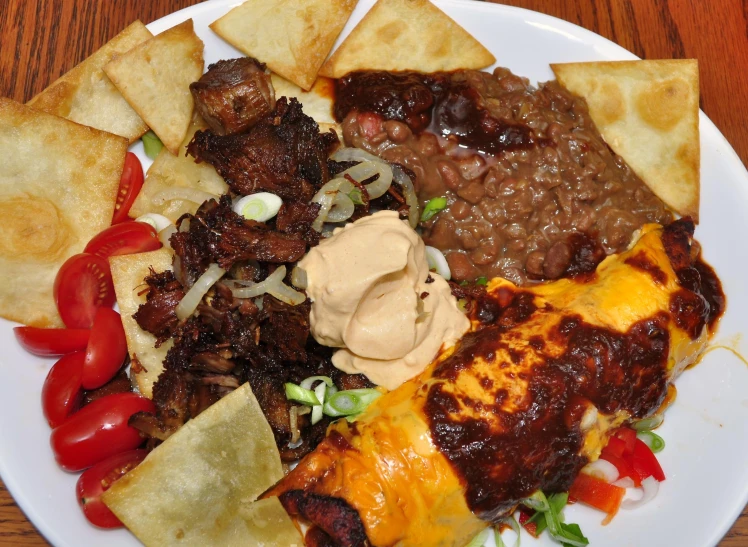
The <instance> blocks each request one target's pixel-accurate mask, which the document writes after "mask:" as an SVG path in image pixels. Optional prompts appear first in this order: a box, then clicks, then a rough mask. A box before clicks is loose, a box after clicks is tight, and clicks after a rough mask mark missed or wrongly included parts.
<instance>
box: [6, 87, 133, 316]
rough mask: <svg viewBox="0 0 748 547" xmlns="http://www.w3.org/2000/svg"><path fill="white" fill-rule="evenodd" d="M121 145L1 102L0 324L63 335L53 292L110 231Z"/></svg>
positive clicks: (94, 131)
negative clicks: (65, 266) (65, 270)
mask: <svg viewBox="0 0 748 547" xmlns="http://www.w3.org/2000/svg"><path fill="white" fill-rule="evenodd" d="M126 152H127V139H124V138H122V137H118V136H116V135H112V134H111V133H106V132H104V131H99V130H98V129H93V128H91V127H85V126H83V125H78V124H77V123H73V122H71V121H68V120H66V119H64V118H58V117H57V116H52V115H51V114H46V113H44V112H40V111H38V110H34V109H33V108H30V107H28V106H24V105H22V104H19V103H16V102H15V101H12V100H10V99H2V98H0V157H2V163H0V218H2V222H1V223H0V316H2V317H5V318H7V319H10V320H12V321H19V322H21V323H25V324H27V325H32V326H35V327H62V326H63V324H62V320H61V319H60V316H59V315H58V313H57V307H56V306H55V302H54V298H53V296H52V285H53V283H54V279H55V276H56V275H57V271H58V270H59V269H60V266H61V265H62V263H63V262H65V260H67V259H68V258H69V257H71V256H72V255H74V254H77V253H80V252H82V251H83V248H84V247H85V246H86V244H87V243H88V241H89V240H90V239H91V238H92V237H93V236H95V235H96V234H98V233H99V232H100V231H101V230H103V229H104V228H106V227H107V226H109V224H110V223H111V221H112V213H113V212H114V202H115V199H116V196H117V189H118V187H119V179H120V176H121V175H122V168H123V165H124V162H125V153H126Z"/></svg>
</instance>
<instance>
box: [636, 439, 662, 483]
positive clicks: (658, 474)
mask: <svg viewBox="0 0 748 547" xmlns="http://www.w3.org/2000/svg"><path fill="white" fill-rule="evenodd" d="M631 465H632V466H633V468H634V470H635V471H636V472H637V473H639V475H640V476H641V477H642V479H645V478H647V477H654V478H655V479H657V480H658V481H660V482H662V481H664V480H665V473H664V472H663V471H662V467H660V462H658V461H657V457H656V456H655V455H654V453H653V452H652V451H651V450H650V449H649V447H648V446H647V445H646V444H644V442H643V441H641V440H639V439H636V442H635V443H634V453H633V455H632V456H631Z"/></svg>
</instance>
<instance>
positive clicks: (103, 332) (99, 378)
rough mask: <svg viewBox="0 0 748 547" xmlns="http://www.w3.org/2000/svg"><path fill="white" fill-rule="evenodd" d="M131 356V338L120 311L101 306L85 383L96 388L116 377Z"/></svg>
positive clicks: (89, 349) (93, 329) (88, 351)
mask: <svg viewBox="0 0 748 547" xmlns="http://www.w3.org/2000/svg"><path fill="white" fill-rule="evenodd" d="M126 356H127V340H126V339H125V329H124V328H123V327H122V319H121V318H120V315H119V314H118V313H117V312H116V311H114V310H113V309H110V308H99V309H98V310H97V311H96V316H95V317H94V322H93V327H91V338H90V339H89V341H88V346H87V347H86V360H85V361H84V363H83V378H82V383H83V387H84V388H85V389H96V388H98V387H101V386H103V385H104V384H106V383H107V382H108V381H109V380H111V379H112V378H114V375H115V374H117V371H118V370H119V369H120V367H121V366H122V363H123V362H124V361H125V357H126Z"/></svg>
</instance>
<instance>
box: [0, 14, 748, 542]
mask: <svg viewBox="0 0 748 547" xmlns="http://www.w3.org/2000/svg"><path fill="white" fill-rule="evenodd" d="M300 1H301V0H300ZM197 3H199V0H147V1H145V0H115V1H113V0H0V96H4V97H10V98H13V99H15V100H17V101H27V100H29V99H30V98H31V97H33V96H34V95H35V94H36V93H38V92H39V91H41V90H42V89H44V88H45V87H46V86H47V85H48V84H49V83H50V82H52V81H54V80H55V79H56V78H58V77H59V76H61V75H62V74H64V73H65V72H66V71H68V70H69V69H71V68H72V67H73V66H75V65H76V64H77V63H79V62H80V61H82V60H83V59H85V58H86V57H87V56H88V55H90V54H91V53H93V52H94V51H95V50H96V49H97V48H99V47H100V46H101V45H102V44H104V43H105V42H106V41H107V40H108V39H109V38H111V37H112V36H114V35H115V34H117V32H119V31H120V30H122V29H123V28H124V27H125V26H126V25H127V24H129V23H130V22H132V21H133V20H135V19H140V20H142V21H143V22H145V23H148V22H151V21H153V20H155V19H158V18H159V17H162V16H164V15H166V14H168V13H171V12H173V11H176V10H178V9H181V8H184V7H187V6H190V5H193V4H197ZM499 3H504V4H509V5H513V6H519V7H523V8H527V9H532V10H536V11H540V12H543V13H547V14H550V15H554V16H556V17H560V18H561V19H565V20H567V21H570V22H572V23H576V24H578V25H580V26H583V27H585V28H588V29H590V30H592V31H594V32H597V33H598V34H601V35H602V36H605V37H606V38H609V39H611V40H613V41H614V42H617V43H618V44H620V45H622V46H623V47H625V48H626V49H628V50H630V51H633V52H634V53H635V54H637V55H639V56H640V57H643V58H646V59H658V58H686V57H695V58H697V59H699V70H700V77H701V106H702V108H703V110H704V111H705V112H706V114H707V115H708V116H709V117H710V118H711V119H712V121H713V122H714V123H715V124H716V125H717V127H718V128H719V129H720V130H721V131H722V133H723V134H724V135H725V136H726V137H727V140H728V141H729V142H730V143H731V144H732V146H733V147H734V148H735V150H736V151H737V153H738V155H739V156H740V158H741V159H742V161H743V163H744V164H748V123H746V122H747V121H748V0H742V1H741V0H713V1H708V0H696V1H694V0H585V1H578V2H572V1H569V0H504V1H502V2H499ZM70 503H75V500H74V494H73V492H71V493H70ZM0 545H24V546H25V545H29V546H30V545H35V546H38V545H46V542H45V541H44V539H43V538H42V537H41V536H40V535H39V534H38V533H37V532H36V530H35V529H34V527H33V526H32V525H31V524H30V523H29V522H28V520H26V518H25V517H24V515H23V513H22V512H21V511H20V510H19V509H18V507H17V506H16V505H15V503H14V502H13V499H12V498H11V496H10V495H9V494H8V492H7V490H6V489H5V487H4V486H3V485H2V483H1V482H0ZM746 545H748V510H746V511H744V512H743V515H742V516H741V518H740V519H739V520H738V521H737V523H736V524H735V526H734V527H733V528H732V530H731V531H730V532H729V533H728V535H727V536H726V537H725V538H724V539H723V541H722V542H721V543H720V546H721V547H744V546H746Z"/></svg>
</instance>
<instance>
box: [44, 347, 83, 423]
mask: <svg viewBox="0 0 748 547" xmlns="http://www.w3.org/2000/svg"><path fill="white" fill-rule="evenodd" d="M85 357H86V354H85V352H83V351H78V352H75V353H71V354H70V355H65V356H64V357H63V358H62V359H60V360H59V361H57V362H56V363H55V364H54V365H53V366H52V368H51V369H49V373H48V374H47V378H46V380H44V386H43V387H42V411H43V412H44V417H45V418H46V419H47V423H49V427H51V428H52V429H54V428H55V427H57V426H58V425H60V424H61V423H62V422H64V421H65V420H66V419H67V417H68V416H70V415H71V414H72V413H73V412H75V411H76V410H78V407H79V406H80V403H81V399H82V397H83V390H82V389H81V377H82V376H83V360H84V358H85Z"/></svg>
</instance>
